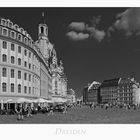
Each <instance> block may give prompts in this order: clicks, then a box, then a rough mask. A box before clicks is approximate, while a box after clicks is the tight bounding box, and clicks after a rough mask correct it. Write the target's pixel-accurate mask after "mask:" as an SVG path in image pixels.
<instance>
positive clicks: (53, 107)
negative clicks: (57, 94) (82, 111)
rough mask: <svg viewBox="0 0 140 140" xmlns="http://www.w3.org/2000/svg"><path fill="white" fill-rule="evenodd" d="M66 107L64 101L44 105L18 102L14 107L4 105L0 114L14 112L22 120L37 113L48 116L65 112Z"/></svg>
mask: <svg viewBox="0 0 140 140" xmlns="http://www.w3.org/2000/svg"><path fill="white" fill-rule="evenodd" d="M68 107H69V106H68V104H66V103H63V104H62V103H58V104H50V105H45V106H43V105H41V104H37V105H34V106H32V105H31V104H29V103H23V104H21V103H20V104H16V107H15V108H14V109H7V108H6V107H4V108H3V110H0V114H1V115H4V114H14V115H15V114H16V115H17V120H24V119H25V118H30V117H32V116H33V115H34V114H37V113H43V114H45V113H46V114H47V115H48V116H50V115H54V113H55V112H60V113H62V114H65V113H67V110H68Z"/></svg>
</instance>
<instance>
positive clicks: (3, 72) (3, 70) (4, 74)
mask: <svg viewBox="0 0 140 140" xmlns="http://www.w3.org/2000/svg"><path fill="white" fill-rule="evenodd" d="M2 76H3V77H6V76H7V72H6V68H2Z"/></svg>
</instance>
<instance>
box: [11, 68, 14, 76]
mask: <svg viewBox="0 0 140 140" xmlns="http://www.w3.org/2000/svg"><path fill="white" fill-rule="evenodd" d="M11 78H14V69H11Z"/></svg>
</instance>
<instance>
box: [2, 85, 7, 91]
mask: <svg viewBox="0 0 140 140" xmlns="http://www.w3.org/2000/svg"><path fill="white" fill-rule="evenodd" d="M6 88H7V85H6V83H2V91H3V92H6V90H7V89H6Z"/></svg>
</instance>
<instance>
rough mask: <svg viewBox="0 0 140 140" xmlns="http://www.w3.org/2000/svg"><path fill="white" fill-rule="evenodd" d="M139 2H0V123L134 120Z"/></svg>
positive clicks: (138, 94) (138, 116)
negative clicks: (76, 4) (107, 4)
mask: <svg viewBox="0 0 140 140" xmlns="http://www.w3.org/2000/svg"><path fill="white" fill-rule="evenodd" d="M139 59H140V7H0V124H140V64H139Z"/></svg>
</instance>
